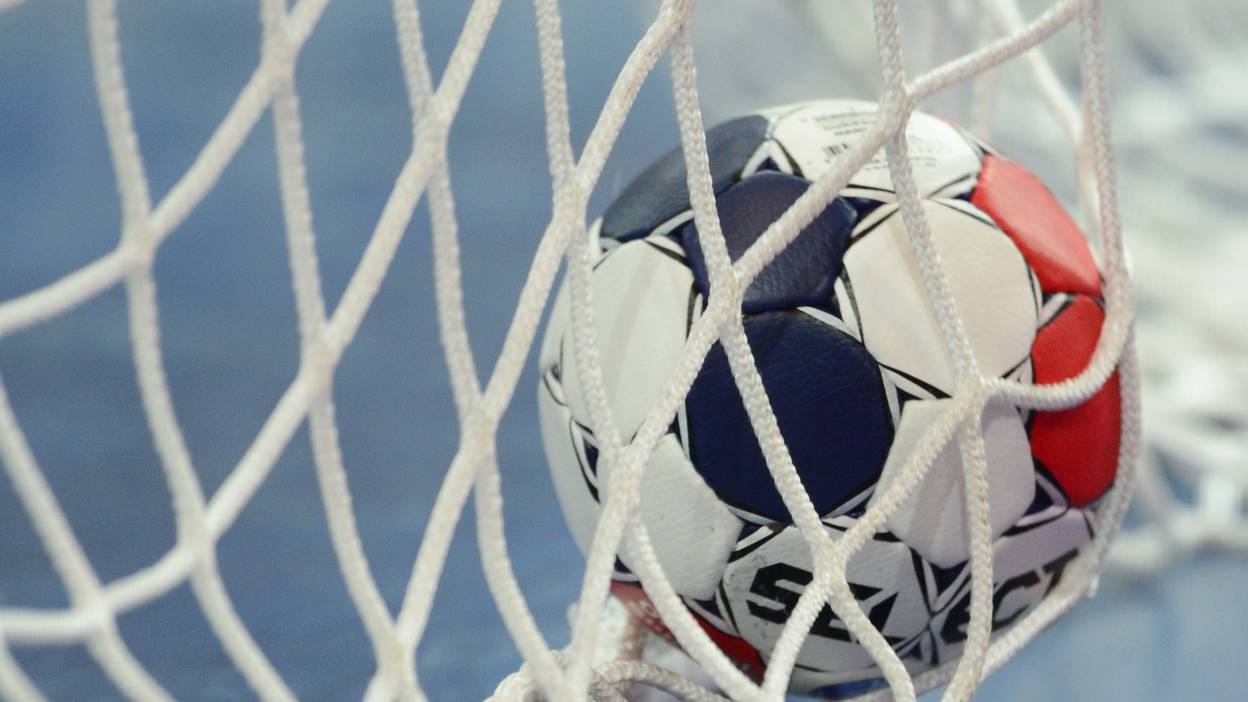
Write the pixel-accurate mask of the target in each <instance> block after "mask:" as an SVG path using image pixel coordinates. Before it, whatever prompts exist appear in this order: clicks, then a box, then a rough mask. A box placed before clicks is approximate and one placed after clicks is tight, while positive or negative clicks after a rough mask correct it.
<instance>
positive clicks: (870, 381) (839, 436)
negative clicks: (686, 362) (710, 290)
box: [685, 311, 893, 522]
mask: <svg viewBox="0 0 1248 702" xmlns="http://www.w3.org/2000/svg"><path fill="white" fill-rule="evenodd" d="M745 333H746V336H747V337H748V338H749V340H750V346H751V347H752V348H753V350H754V357H755V360H756V362H757V363H758V369H759V372H760V373H761V374H762V377H763V385H764V386H765V387H766V388H767V394H768V396H769V397H770V398H771V402H772V407H773V408H774V409H775V412H776V418H777V419H778V421H779V422H780V432H781V433H782V434H783V435H784V439H785V441H786V442H787V444H788V447H789V452H790V454H791V456H792V457H793V463H794V464H795V465H796V466H797V472H798V474H799V475H800V476H801V478H802V483H803V484H804V485H805V486H806V490H807V492H808V493H809V494H810V498H811V500H812V501H813V502H814V504H815V508H816V509H817V510H818V511H819V513H820V514H827V513H829V512H832V511H833V510H835V509H836V508H837V507H838V506H840V505H841V504H843V503H844V502H845V501H846V500H848V499H849V498H851V497H854V496H855V495H858V494H859V493H861V492H862V490H863V489H865V488H867V487H869V486H870V485H872V484H874V482H875V481H876V480H878V479H879V476H880V471H881V469H882V468H883V467H884V459H885V458H886V457H887V456H888V449H889V446H890V445H891V443H892V440H893V430H892V424H891V422H890V419H889V412H888V403H887V401H886V400H885V397H884V391H883V388H882V385H881V381H880V374H879V369H878V367H877V366H876V364H875V361H874V360H873V359H872V358H871V356H870V354H868V353H867V350H866V348H864V347H863V346H862V344H860V343H858V342H857V341H855V340H854V339H853V338H852V337H850V336H848V335H846V334H844V333H842V332H840V331H837V330H836V329H834V328H832V327H830V326H828V325H827V324H824V323H823V322H821V321H819V320H817V319H815V318H813V317H811V316H809V315H807V314H805V313H803V312H798V311H785V312H765V313H763V314H758V315H752V316H749V317H747V318H746V320H745ZM685 407H686V410H687V414H688V416H689V434H690V442H691V444H690V445H691V448H692V453H693V464H694V466H695V467H696V468H697V470H698V472H699V473H701V475H702V477H703V479H705V480H706V483H707V485H709V486H710V487H711V489H712V490H714V491H715V493H716V494H717V495H719V496H720V498H721V499H723V500H724V501H725V502H727V503H728V504H731V505H734V506H736V507H739V508H741V509H743V510H746V511H748V512H751V513H753V514H757V515H760V516H763V517H767V518H769V519H774V520H777V521H785V522H789V521H791V520H790V517H789V512H788V510H787V509H786V508H785V506H784V503H783V502H782V501H781V499H780V493H779V492H777V491H776V488H775V485H774V484H773V483H772V479H771V474H770V473H769V472H768V471H767V465H766V463H765V461H764V460H763V452H762V450H761V449H760V448H759V446H758V440H757V439H756V438H755V436H754V431H753V429H751V427H750V421H749V418H748V417H747V416H746V413H745V405H744V404H743V403H742V401H741V396H740V394H739V393H738V392H737V386H736V383H735V382H733V378H732V372H731V371H730V369H729V367H728V358H727V356H726V355H725V354H724V350H723V347H722V346H721V345H720V344H716V345H715V346H714V347H713V348H712V349H711V352H710V354H709V355H707V358H706V363H705V364H704V365H703V367H702V370H701V371H700V372H699V373H698V377H697V379H696V380H695V381H694V383H693V387H692V389H691V390H690V391H689V397H688V399H686V401H685Z"/></svg>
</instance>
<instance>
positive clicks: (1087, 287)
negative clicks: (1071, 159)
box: [971, 155, 1101, 296]
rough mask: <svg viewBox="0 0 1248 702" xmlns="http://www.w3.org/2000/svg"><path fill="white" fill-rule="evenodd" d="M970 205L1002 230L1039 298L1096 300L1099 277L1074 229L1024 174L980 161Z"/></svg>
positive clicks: (1001, 162)
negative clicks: (1036, 284)
mask: <svg viewBox="0 0 1248 702" xmlns="http://www.w3.org/2000/svg"><path fill="white" fill-rule="evenodd" d="M971 204H973V205H975V206H976V207H978V208H979V209H980V210H982V211H984V212H985V213H987V214H988V216H990V217H992V219H993V221H995V222H996V223H997V226H999V227H1001V229H1003V230H1005V233H1006V234H1008V235H1009V237H1010V239H1012V240H1013V241H1014V245H1015V246H1017V247H1018V250H1019V251H1021V252H1022V253H1023V258H1025V259H1026V260H1027V263H1028V265H1030V266H1031V268H1032V270H1034V271H1035V272H1036V277H1037V278H1039V279H1040V288H1041V289H1042V290H1044V292H1046V293H1055V292H1067V293H1082V294H1084V295H1096V296H1099V295H1100V294H1101V279H1100V274H1099V273H1098V272H1097V269H1096V262H1095V261H1094V260H1093V259H1092V251H1091V250H1090V249H1089V248H1088V242H1087V240H1086V239H1084V238H1083V234H1082V233H1081V232H1080V231H1079V225H1077V224H1075V222H1074V221H1073V220H1072V219H1071V218H1070V216H1069V215H1067V214H1066V210H1064V209H1062V206H1061V204H1060V203H1058V201H1057V199H1056V198H1054V197H1053V194H1052V193H1050V192H1049V189H1048V188H1046V187H1045V186H1044V183H1042V182H1041V181H1040V179H1039V178H1037V177H1036V176H1034V175H1032V174H1031V172H1030V171H1028V170H1027V169H1026V168H1023V167H1022V166H1020V165H1018V164H1017V163H1014V162H1013V161H1008V160H1006V159H1004V158H1000V157H997V156H992V155H987V156H985V157H984V164H983V168H982V169H981V170H980V172H979V183H978V184H977V185H976V186H975V192H974V193H973V194H972V195H971Z"/></svg>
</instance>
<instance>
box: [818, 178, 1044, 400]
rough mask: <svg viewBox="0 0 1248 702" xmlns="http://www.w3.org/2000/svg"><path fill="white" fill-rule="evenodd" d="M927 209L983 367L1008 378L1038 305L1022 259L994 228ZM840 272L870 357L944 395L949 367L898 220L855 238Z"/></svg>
mask: <svg viewBox="0 0 1248 702" xmlns="http://www.w3.org/2000/svg"><path fill="white" fill-rule="evenodd" d="M923 212H924V214H925V215H926V217H927V221H928V223H929V225H930V227H931V232H932V243H933V245H934V246H935V249H936V253H937V255H938V256H939V258H940V262H941V265H942V267H943V269H944V271H945V276H946V279H947V280H948V283H949V288H950V291H951V292H952V293H953V300H954V306H955V309H956V312H957V313H958V316H959V318H960V319H961V320H962V325H963V329H964V330H965V331H966V334H967V336H968V338H969V339H970V342H971V348H972V349H973V350H974V352H975V358H976V360H977V361H978V362H979V366H980V369H981V370H982V371H983V372H985V373H986V374H988V375H990V376H1002V375H1005V374H1006V373H1008V372H1010V371H1011V370H1012V369H1014V368H1015V367H1016V366H1018V364H1019V363H1021V362H1022V361H1023V360H1024V359H1026V358H1027V354H1028V352H1029V351H1030V349H1031V344H1032V340H1033V339H1034V337H1035V329H1036V308H1037V305H1036V301H1035V296H1034V292H1033V290H1032V287H1031V279H1030V275H1029V274H1028V272H1027V265H1026V264H1025V263H1024V262H1023V257H1022V255H1021V254H1020V253H1019V252H1018V249H1017V248H1015V247H1014V245H1013V244H1012V243H1011V242H1010V240H1009V239H1008V238H1007V237H1006V236H1005V235H1003V234H1002V233H1001V231H1000V230H998V229H996V228H995V227H993V226H991V225H989V224H987V223H985V222H984V221H982V220H980V219H978V218H976V217H971V216H968V215H967V214H966V213H965V212H963V211H961V210H959V209H958V208H957V207H954V206H947V205H945V204H942V203H941V201H933V200H925V201H924V202H923ZM845 271H846V277H847V278H848V282H849V286H848V287H849V288H852V291H853V293H852V298H853V299H852V303H853V306H854V308H855V309H856V311H857V317H858V324H859V326H860V327H861V329H862V334H863V341H864V343H865V344H866V347H867V350H868V351H870V352H871V355H872V356H874V357H875V358H876V360H878V361H879V363H880V364H881V365H883V366H885V367H887V368H890V369H894V370H897V371H900V372H902V373H904V374H906V375H908V376H910V377H911V378H914V379H916V380H919V381H922V382H925V383H927V384H930V385H932V386H934V387H935V388H937V389H939V390H940V391H942V392H943V394H945V395H948V394H950V393H951V392H952V390H953V384H954V374H953V364H952V361H951V360H950V358H949V354H948V351H947V349H946V348H945V341H944V338H943V335H942V334H941V332H940V327H939V325H938V323H937V321H936V315H935V312H934V311H933V310H932V307H931V305H930V304H929V303H928V300H927V291H926V287H925V285H924V283H923V278H922V275H921V273H920V272H919V267H918V262H917V260H916V259H915V257H914V253H913V251H912V250H911V248H910V241H909V237H908V235H907V233H906V226H905V223H904V222H903V221H902V217H901V216H900V215H899V214H894V215H893V216H892V217H889V218H888V219H886V220H883V221H882V223H880V224H879V225H878V226H876V227H875V228H874V229H872V230H871V232H870V233H868V234H865V235H861V236H859V237H858V238H856V239H855V240H854V242H853V243H852V244H851V245H850V248H849V251H848V252H847V253H846V254H845ZM838 292H839V291H838Z"/></svg>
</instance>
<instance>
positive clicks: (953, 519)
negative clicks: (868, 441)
mask: <svg viewBox="0 0 1248 702" xmlns="http://www.w3.org/2000/svg"><path fill="white" fill-rule="evenodd" d="M951 403H952V400H921V401H919V400H916V401H911V402H908V403H906V405H905V408H904V409H903V410H902V412H901V424H900V426H898V427H897V434H896V436H895V438H894V439H893V446H892V449H890V451H889V454H888V460H887V462H886V463H885V464H884V471H883V473H882V474H881V475H880V481H879V483H878V487H877V488H876V491H875V494H874V495H872V497H871V503H870V504H872V505H874V504H875V503H876V502H878V501H879V499H880V497H881V496H882V495H883V493H884V492H885V491H887V490H888V487H889V486H890V485H891V484H892V482H893V481H894V480H896V478H897V476H898V474H899V473H900V472H901V470H902V468H903V467H904V464H905V463H906V462H907V461H908V460H909V458H910V456H911V454H913V453H914V449H915V446H916V445H917V444H918V443H919V441H920V440H921V439H922V438H923V435H924V434H925V433H926V432H927V428H928V427H930V426H931V425H932V423H933V422H934V421H935V420H936V418H937V417H938V416H940V414H941V413H943V412H944V411H946V410H948V409H949V405H950V404H951ZM983 429H984V444H985V448H986V449H987V453H988V504H989V505H990V506H991V508H990V509H989V510H988V519H989V522H990V523H991V525H992V535H993V537H994V538H995V537H997V536H1000V535H1001V534H1004V533H1005V532H1006V530H1008V529H1009V528H1010V527H1011V526H1013V525H1014V524H1015V522H1017V521H1018V519H1019V518H1020V517H1022V516H1023V514H1024V513H1025V512H1026V511H1027V507H1028V506H1029V505H1030V504H1031V502H1032V499H1033V498H1034V497H1035V491H1036V478H1035V467H1034V465H1033V463H1032V458H1031V447H1030V445H1029V443H1028V441H1027V432H1026V430H1025V428H1024V427H1023V422H1022V420H1021V419H1020V418H1019V416H1018V410H1016V409H1015V408H1014V407H1013V406H1012V405H1007V404H1003V403H996V402H993V403H989V404H988V407H987V408H986V409H985V410H984V417H983ZM964 485H965V480H964V476H963V468H962V455H961V451H960V450H959V449H958V444H957V441H956V440H954V441H950V442H949V443H948V444H947V445H946V446H945V448H944V450H942V451H941V452H940V455H938V456H937V458H936V460H935V462H934V463H932V465H931V467H930V468H929V469H928V471H927V474H926V475H924V476H923V479H922V480H921V481H920V482H919V484H918V486H916V487H915V489H914V491H913V492H911V493H910V495H909V496H908V497H907V498H906V499H905V500H904V501H903V502H902V503H901V506H900V507H898V509H897V511H896V512H894V513H893V514H892V515H891V516H890V517H889V518H888V522H887V524H888V530H889V531H891V532H893V533H894V534H896V535H897V536H898V537H899V538H900V539H901V540H902V541H905V542H906V543H907V544H909V545H910V547H911V548H913V549H914V550H915V551H917V552H918V553H919V555H921V556H923V558H925V559H927V560H928V561H930V562H932V563H934V564H935V565H937V566H940V567H941V568H949V567H951V566H954V565H957V564H958V563H961V562H963V561H965V560H966V559H968V558H970V555H971V552H970V537H969V535H968V533H967V529H966V507H965V505H966V498H965V492H964V491H965V487H964Z"/></svg>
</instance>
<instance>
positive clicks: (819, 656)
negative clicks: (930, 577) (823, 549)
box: [724, 520, 930, 690]
mask: <svg viewBox="0 0 1248 702" xmlns="http://www.w3.org/2000/svg"><path fill="white" fill-rule="evenodd" d="M848 523H852V520H850V521H848V522H847V524H848ZM828 532H829V534H830V535H831V536H832V538H833V540H836V539H839V538H841V532H840V531H839V530H837V529H831V528H829V529H828ZM757 542H758V540H756V539H750V540H746V541H743V547H742V548H741V549H740V551H739V552H738V553H737V554H734V560H733V561H732V562H730V563H729V564H728V567H727V569H726V570H725V572H724V595H725V596H726V600H727V603H728V605H729V606H730V607H731V609H732V617H733V620H734V621H735V622H736V625H737V628H738V630H739V633H740V635H741V637H742V638H744V639H745V640H746V641H748V642H749V643H750V644H751V645H753V646H754V647H755V648H757V649H758V650H759V651H760V652H762V653H763V654H764V657H766V656H767V655H769V653H770V651H771V650H772V648H773V647H774V646H775V644H776V641H777V640H778V639H779V637H780V632H781V631H782V629H783V626H784V622H786V621H788V617H789V615H791V614H792V608H793V605H794V604H795V603H796V602H797V598H798V597H799V596H800V595H801V593H802V592H803V591H804V590H805V587H806V585H807V584H808V583H809V582H810V581H811V579H812V578H813V576H812V574H811V573H812V571H813V567H812V562H811V557H810V547H809V546H808V545H807V544H806V542H805V539H804V538H803V537H802V535H801V532H800V531H799V530H798V529H797V528H796V527H792V526H789V527H784V528H783V529H781V530H779V531H778V533H776V534H775V536H772V537H771V538H770V539H767V540H766V541H765V542H763V543H762V544H761V545H757V546H754V544H757ZM744 544H750V546H745V545H744ZM751 546H753V548H752V550H749V549H750V548H751ZM846 577H847V579H848V581H849V584H850V588H851V590H852V591H853V592H854V596H855V597H856V598H857V600H858V602H859V605H860V606H861V607H862V609H863V611H864V612H865V613H866V614H867V616H868V618H870V619H871V620H872V623H874V624H876V625H878V626H879V627H880V630H881V632H882V633H883V634H884V636H885V637H887V638H888V640H889V641H890V642H891V643H893V645H894V647H895V648H899V649H905V648H906V647H907V646H909V645H911V644H910V642H911V641H913V640H915V639H916V637H918V635H919V634H920V633H922V632H924V631H926V628H927V625H928V623H929V621H930V616H929V614H928V611H927V608H926V606H925V604H924V601H923V594H922V591H921V589H920V587H919V584H918V580H917V579H916V577H915V574H914V562H913V558H912V556H911V554H910V549H908V548H907V547H906V545H905V544H903V543H899V542H897V541H887V540H881V539H873V540H871V541H868V542H867V543H866V545H865V546H864V547H863V549H862V550H861V551H859V552H858V554H857V555H855V556H854V558H853V559H852V560H851V561H850V562H849V566H848V568H847V570H846ZM850 638H851V637H850V636H849V634H848V631H847V630H846V628H845V626H844V624H842V623H841V621H840V620H839V619H838V618H837V617H836V616H835V614H833V612H832V610H831V608H830V607H827V606H826V605H825V607H824V609H823V610H822V611H821V612H820V614H819V616H818V617H817V618H816V620H815V623H814V626H813V627H812V629H811V635H810V636H809V637H807V639H806V642H805V643H804V644H803V645H802V649H801V653H800V654H799V656H798V659H797V663H798V665H799V666H801V667H800V668H799V669H798V670H795V671H794V677H793V684H794V685H795V686H796V687H797V688H801V689H807V690H809V689H812V688H814V687H817V686H820V685H826V684H830V683H835V682H845V681H855V680H864V679H871V678H875V677H877V676H878V675H879V673H878V671H877V670H876V668H875V662H874V661H873V660H872V659H871V657H870V656H869V655H868V654H867V652H866V650H865V649H863V648H862V647H861V646H860V645H858V644H857V643H856V642H854V641H851V640H850Z"/></svg>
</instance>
